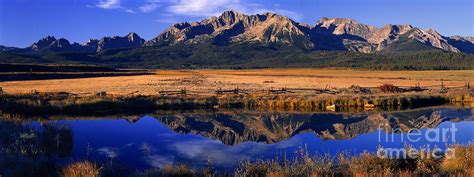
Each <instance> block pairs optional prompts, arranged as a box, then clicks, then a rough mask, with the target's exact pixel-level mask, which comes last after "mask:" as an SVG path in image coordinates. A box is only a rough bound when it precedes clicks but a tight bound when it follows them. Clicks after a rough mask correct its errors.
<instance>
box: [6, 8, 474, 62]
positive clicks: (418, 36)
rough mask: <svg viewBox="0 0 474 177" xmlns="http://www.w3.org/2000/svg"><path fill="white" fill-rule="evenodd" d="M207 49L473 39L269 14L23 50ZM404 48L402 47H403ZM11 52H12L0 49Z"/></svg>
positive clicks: (401, 45)
mask: <svg viewBox="0 0 474 177" xmlns="http://www.w3.org/2000/svg"><path fill="white" fill-rule="evenodd" d="M200 43H211V44H213V45H216V46H224V45H229V44H254V43H258V44H263V45H272V44H277V45H288V46H296V47H298V48H301V49H305V50H308V51H315V50H323V51H354V52H362V53H376V52H384V51H392V50H402V51H403V50H407V49H408V50H415V51H416V50H426V49H430V50H431V49H435V50H436V49H438V50H444V51H450V52H456V53H458V52H464V53H474V38H473V37H461V36H452V37H446V36H443V35H441V34H439V33H438V32H436V31H435V30H433V29H421V28H417V27H413V26H411V25H408V24H405V25H391V24H390V25H386V26H383V27H381V28H378V27H375V26H372V25H366V24H361V23H359V22H357V21H355V20H353V19H347V18H322V19H320V20H319V21H317V22H316V23H315V24H314V25H307V24H303V23H299V22H295V21H293V20H292V19H290V18H288V17H285V16H282V15H278V14H275V13H264V14H256V15H246V14H242V13H239V12H237V11H234V10H231V11H226V12H224V13H222V14H221V15H220V16H217V17H216V16H215V17H211V18H208V19H204V20H202V21H199V22H192V23H188V22H182V23H176V24H174V25H172V26H171V27H169V28H168V29H166V30H165V31H164V32H162V33H160V34H159V35H158V36H157V37H155V38H153V39H151V40H149V41H145V40H144V39H143V38H141V37H140V36H138V35H137V34H136V33H133V32H132V33H129V34H128V35H126V36H122V37H119V36H115V37H103V38H101V39H90V40H89V41H87V42H85V43H84V44H78V43H72V44H71V43H70V42H69V41H68V40H66V39H64V38H60V39H56V38H55V37H53V36H47V37H45V38H43V39H41V40H39V41H38V42H36V43H34V44H32V45H31V46H30V47H28V48H27V49H26V50H27V51H45V50H47V51H53V52H101V51H104V50H108V49H117V48H137V47H143V46H144V47H146V46H155V47H160V46H172V45H178V44H200ZM407 46H408V47H407ZM1 49H2V51H12V50H15V49H12V48H6V47H3V48H1Z"/></svg>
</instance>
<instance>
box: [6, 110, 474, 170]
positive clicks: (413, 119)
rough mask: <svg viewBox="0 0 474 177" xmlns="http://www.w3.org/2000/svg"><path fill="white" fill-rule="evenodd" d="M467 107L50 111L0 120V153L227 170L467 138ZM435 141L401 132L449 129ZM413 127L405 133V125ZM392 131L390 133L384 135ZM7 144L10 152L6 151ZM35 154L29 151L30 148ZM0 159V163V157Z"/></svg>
mask: <svg viewBox="0 0 474 177" xmlns="http://www.w3.org/2000/svg"><path fill="white" fill-rule="evenodd" d="M473 120H474V115H473V111H472V108H461V107H433V108H423V109H415V110H406V111H395V112H368V113H273V112H239V111H228V112H197V113H196V112H187V113H173V114H159V115H158V114H157V115H146V116H127V117H123V118H117V117H100V118H95V117H94V118H92V117H77V118H71V117H54V118H49V119H41V120H38V119H36V120H30V121H22V122H15V121H0V145H1V146H2V149H3V152H4V153H5V152H10V151H15V150H18V151H20V150H19V149H22V148H24V149H27V150H26V152H22V153H35V152H29V150H31V149H37V150H36V151H38V152H39V153H41V154H44V155H46V156H48V157H50V158H54V159H55V160H54V162H55V163H56V162H57V163H68V162H71V161H80V160H91V161H94V162H98V163H104V164H110V163H114V164H118V165H120V166H123V167H126V168H131V169H147V168H151V167H162V166H163V165H165V164H169V163H174V164H188V165H191V166H193V167H204V166H206V165H207V163H208V161H211V162H212V164H213V166H214V167H215V168H216V169H224V170H225V169H232V168H234V167H236V165H238V164H239V163H240V162H243V161H247V160H255V159H275V158H280V159H282V158H291V157H292V156H294V155H295V152H296V151H297V150H299V149H302V148H303V149H305V150H306V151H307V152H309V153H311V154H320V155H323V154H324V155H336V154H338V153H341V152H344V153H349V154H359V153H361V152H364V151H369V152H375V151H376V150H377V148H378V147H390V148H403V147H404V146H405V145H408V144H409V145H412V146H414V147H424V146H430V147H435V146H437V147H440V148H442V149H444V148H446V145H447V144H468V143H470V142H472V141H473V140H474V131H473V129H474V122H473ZM453 128H454V129H455V131H454V132H449V133H446V136H444V137H443V138H442V139H438V140H435V141H433V140H432V138H433V137H435V134H432V135H433V136H428V137H427V136H420V138H419V140H417V141H408V137H407V136H409V135H410V134H407V133H406V132H408V131H410V130H413V129H419V130H421V134H424V133H426V132H427V131H429V130H432V129H450V130H453ZM412 132H413V131H412ZM392 133H393V134H392ZM14 149H15V150H14ZM38 152H36V153H38ZM1 160H2V159H1V158H0V163H1Z"/></svg>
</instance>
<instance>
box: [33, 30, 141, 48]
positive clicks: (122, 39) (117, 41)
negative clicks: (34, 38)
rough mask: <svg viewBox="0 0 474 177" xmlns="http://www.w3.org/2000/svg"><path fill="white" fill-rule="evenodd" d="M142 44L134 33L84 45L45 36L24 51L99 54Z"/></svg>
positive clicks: (96, 40)
mask: <svg viewBox="0 0 474 177" xmlns="http://www.w3.org/2000/svg"><path fill="white" fill-rule="evenodd" d="M144 43H145V40H144V39H143V38H141V37H140V36H139V35H138V34H136V33H134V32H131V33H129V34H127V35H126V36H113V37H103V38H101V39H89V40H88V41H87V42H85V43H84V44H78V43H72V44H71V43H70V42H69V41H68V40H67V39H64V38H59V39H56V38H55V37H54V36H46V37H45V38H43V39H40V40H39V41H38V42H35V43H33V44H32V45H31V46H30V47H28V48H26V49H29V50H31V51H42V50H50V51H53V52H101V51H104V50H107V49H117V48H135V47H140V46H142V45H143V44H144Z"/></svg>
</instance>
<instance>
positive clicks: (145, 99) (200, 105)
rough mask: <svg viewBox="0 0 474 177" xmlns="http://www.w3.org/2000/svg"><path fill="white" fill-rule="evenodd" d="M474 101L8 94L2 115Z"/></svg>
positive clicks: (455, 97) (332, 108)
mask: <svg viewBox="0 0 474 177" xmlns="http://www.w3.org/2000/svg"><path fill="white" fill-rule="evenodd" d="M473 100H474V98H473V96H472V95H471V94H468V93H464V94H440V95H416V94H413V95H396V94H391V95H359V96H330V97H322V96H301V95H268V94H266V95H234V94H229V95H220V96H113V95H102V96H100V95H96V96H86V97H79V96H76V95H69V94H67V93H62V94H53V95H51V94H49V95H48V94H39V93H35V94H21V95H18V94H15V95H9V94H4V95H1V96H0V110H2V113H4V114H10V115H11V116H52V115H70V116H106V115H132V114H145V113H153V112H156V111H158V110H196V109H215V110H218V109H248V110H262V111H282V112H285V111H288V112H324V111H327V112H354V111H371V110H403V109H410V108H419V107H426V106H438V105H445V104H460V105H470V104H472V103H473Z"/></svg>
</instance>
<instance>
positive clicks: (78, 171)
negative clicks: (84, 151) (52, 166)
mask: <svg viewBox="0 0 474 177" xmlns="http://www.w3.org/2000/svg"><path fill="white" fill-rule="evenodd" d="M101 169H102V168H101V167H99V166H97V165H96V164H94V163H91V162H88V161H84V162H75V163H72V164H69V165H67V166H66V167H64V168H63V169H61V173H60V176H61V177H99V176H100V171H101Z"/></svg>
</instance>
